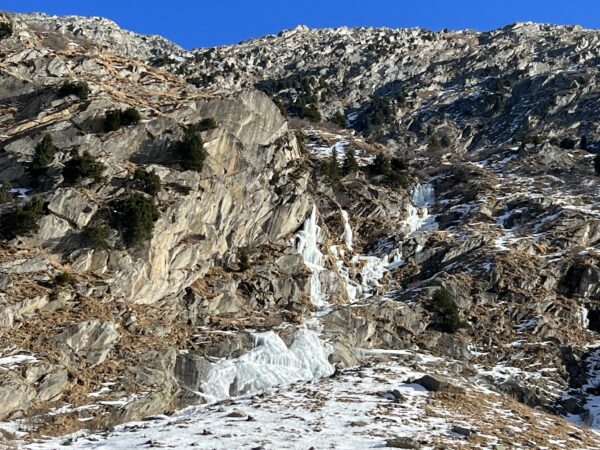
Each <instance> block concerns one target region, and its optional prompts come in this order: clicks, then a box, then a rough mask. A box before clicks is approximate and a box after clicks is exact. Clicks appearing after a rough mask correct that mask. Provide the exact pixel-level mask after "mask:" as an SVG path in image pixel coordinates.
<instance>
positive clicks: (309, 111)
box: [302, 103, 322, 123]
mask: <svg viewBox="0 0 600 450" xmlns="http://www.w3.org/2000/svg"><path fill="white" fill-rule="evenodd" d="M302 117H304V118H305V119H308V120H309V121H311V122H313V123H318V122H320V121H321V119H322V117H321V112H320V111H319V109H318V108H317V106H316V105H315V104H314V103H311V104H310V105H308V106H306V107H304V108H302Z"/></svg>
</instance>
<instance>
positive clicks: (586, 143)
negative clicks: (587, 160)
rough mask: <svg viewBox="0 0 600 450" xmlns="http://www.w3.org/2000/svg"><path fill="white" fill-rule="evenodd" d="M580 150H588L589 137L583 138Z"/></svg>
mask: <svg viewBox="0 0 600 450" xmlns="http://www.w3.org/2000/svg"><path fill="white" fill-rule="evenodd" d="M579 148H580V149H581V150H587V149H588V140H587V136H586V135H583V136H581V141H579Z"/></svg>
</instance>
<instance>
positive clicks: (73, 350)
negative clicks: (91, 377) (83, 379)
mask: <svg viewBox="0 0 600 450" xmlns="http://www.w3.org/2000/svg"><path fill="white" fill-rule="evenodd" d="M119 338H120V334H119V332H118V331H117V325H116V324H115V323H114V322H110V321H103V320H98V319H96V320H89V321H86V322H81V323H78V324H74V325H71V326H69V327H67V329H66V330H65V331H63V332H62V333H61V334H59V335H58V336H56V338H55V341H56V342H57V343H58V344H59V346H60V349H61V351H62V353H63V354H64V355H65V356H66V357H67V359H68V361H70V363H71V364H76V362H77V360H78V359H79V358H83V359H85V360H87V363H88V364H89V365H92V366H95V365H98V364H101V363H102V362H103V361H104V360H105V359H106V357H107V356H108V353H109V352H110V351H111V350H112V348H113V347H114V345H115V343H116V342H117V341H118V340H119Z"/></svg>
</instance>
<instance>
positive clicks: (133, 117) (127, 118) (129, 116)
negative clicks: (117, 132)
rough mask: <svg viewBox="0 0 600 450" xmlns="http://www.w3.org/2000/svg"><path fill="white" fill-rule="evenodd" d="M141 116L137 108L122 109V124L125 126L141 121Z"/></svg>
mask: <svg viewBox="0 0 600 450" xmlns="http://www.w3.org/2000/svg"><path fill="white" fill-rule="evenodd" d="M141 118H142V117H141V116H140V113H139V112H138V110H137V109H135V108H127V109H125V110H122V111H121V125H122V126H124V127H126V126H129V125H135V124H136V123H139V121H140V120H141Z"/></svg>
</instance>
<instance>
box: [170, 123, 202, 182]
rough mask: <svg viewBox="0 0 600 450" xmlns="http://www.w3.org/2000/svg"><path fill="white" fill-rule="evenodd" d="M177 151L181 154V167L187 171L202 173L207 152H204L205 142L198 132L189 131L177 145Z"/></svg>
mask: <svg viewBox="0 0 600 450" xmlns="http://www.w3.org/2000/svg"><path fill="white" fill-rule="evenodd" d="M176 150H177V153H178V154H179V158H180V163H181V166H182V167H183V168H184V169H185V170H195V171H196V172H201V171H202V168H203V167H204V160H205V159H206V152H205V150H204V142H203V141H202V138H201V137H200V136H198V134H197V133H196V132H194V131H193V130H188V131H187V132H186V133H185V136H184V138H183V141H181V142H180V143H179V144H178V145H177V148H176Z"/></svg>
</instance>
